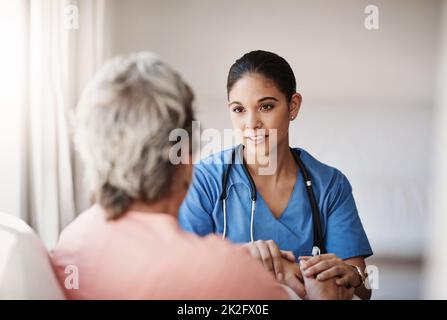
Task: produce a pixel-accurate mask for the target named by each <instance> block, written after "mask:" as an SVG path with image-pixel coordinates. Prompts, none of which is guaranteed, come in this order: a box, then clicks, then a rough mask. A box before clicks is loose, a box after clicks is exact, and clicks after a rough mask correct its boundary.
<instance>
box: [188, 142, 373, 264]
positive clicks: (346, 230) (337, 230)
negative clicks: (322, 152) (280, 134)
mask: <svg viewBox="0 0 447 320" xmlns="http://www.w3.org/2000/svg"><path fill="white" fill-rule="evenodd" d="M232 150H233V148H230V149H227V150H224V151H222V152H218V153H215V154H213V155H211V156H209V157H207V158H205V159H203V160H201V162H200V163H199V164H197V165H195V167H194V176H193V180H192V184H191V186H190V188H189V190H188V194H187V196H186V198H185V200H184V201H183V203H182V205H181V207H180V211H179V221H180V225H181V226H182V228H183V229H184V230H186V231H190V232H194V233H196V234H198V235H200V236H205V235H207V234H209V233H220V234H222V233H223V228H224V226H223V221H224V217H223V209H222V201H221V199H220V195H221V193H222V176H223V173H224V171H225V170H226V168H227V166H228V159H229V158H230V157H231V152H232ZM294 150H295V151H296V150H300V151H301V161H302V162H303V164H304V166H305V168H306V170H307V171H308V174H309V176H310V179H311V181H312V187H313V190H314V194H315V198H316V201H317V203H318V206H319V209H320V215H321V224H322V230H323V236H324V240H325V246H326V250H327V252H328V253H334V254H336V255H337V256H338V257H339V258H341V259H348V258H352V257H357V256H363V257H365V258H366V257H369V256H371V255H372V253H373V252H372V250H371V246H370V244H369V241H368V238H367V236H366V234H365V230H364V229H363V226H362V223H361V221H360V217H359V215H358V212H357V207H356V205H355V201H354V197H353V196H352V188H351V185H350V183H349V181H348V179H347V178H346V177H345V176H344V175H343V174H342V173H341V172H340V171H339V170H337V169H335V168H332V167H330V166H328V165H325V164H323V163H321V162H320V161H318V160H317V159H315V158H314V157H312V156H311V155H310V154H309V153H308V152H306V151H305V150H303V149H301V148H295V149H294ZM297 172H298V175H297V180H296V183H295V186H294V188H293V191H292V195H291V197H290V199H289V203H288V205H287V207H286V209H285V210H284V211H283V212H282V214H281V216H280V217H279V218H278V219H276V218H275V216H274V215H273V214H272V213H271V211H270V209H269V208H268V206H267V205H266V203H265V202H264V200H263V199H262V196H261V195H260V194H259V192H258V194H257V201H256V209H255V215H254V227H253V228H254V232H253V233H254V240H274V241H275V243H276V244H277V245H278V247H279V248H280V249H281V250H290V251H293V253H294V254H295V256H296V257H299V256H303V255H311V254H312V246H313V225H312V211H311V207H310V203H309V198H308V196H307V193H306V188H305V186H304V183H303V177H302V175H301V173H300V170H297ZM227 194H228V198H227V239H229V240H231V241H232V242H235V243H246V242H250V213H251V199H250V184H249V180H248V177H247V176H246V174H245V172H244V171H243V168H242V165H241V164H240V163H239V164H234V165H233V166H232V169H231V172H230V175H229V177H228V181H227Z"/></svg>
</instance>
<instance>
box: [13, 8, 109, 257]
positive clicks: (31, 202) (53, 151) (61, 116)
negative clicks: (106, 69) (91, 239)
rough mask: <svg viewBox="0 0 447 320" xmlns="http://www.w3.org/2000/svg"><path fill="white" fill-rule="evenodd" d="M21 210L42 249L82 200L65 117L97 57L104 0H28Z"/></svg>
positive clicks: (98, 61) (100, 49)
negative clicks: (38, 237)
mask: <svg viewBox="0 0 447 320" xmlns="http://www.w3.org/2000/svg"><path fill="white" fill-rule="evenodd" d="M27 8H28V19H29V20H28V21H29V29H28V30H29V35H28V46H29V47H28V50H27V53H28V81H27V83H28V88H27V96H28V101H27V104H26V108H25V112H24V119H26V124H25V125H24V128H23V130H24V132H23V133H24V134H23V136H24V139H23V157H24V159H25V161H24V165H23V168H22V169H23V173H22V177H23V179H22V181H23V185H24V186H25V188H26V189H25V190H22V206H23V207H22V215H23V217H24V218H25V220H26V221H27V222H28V223H29V224H30V225H31V227H33V228H34V230H35V231H36V232H37V233H38V234H39V236H40V237H41V239H42V240H43V242H44V244H45V245H46V247H47V248H48V249H50V248H52V247H53V246H54V245H55V243H56V241H57V239H58V236H59V233H60V231H61V230H62V228H64V227H65V226H66V225H67V224H68V223H69V222H70V221H72V220H73V219H74V218H75V216H76V214H77V213H78V211H79V210H81V209H83V208H81V207H84V206H85V205H86V204H85V203H86V190H85V189H84V188H83V181H82V179H79V178H77V177H78V176H80V175H82V170H81V169H80V168H79V160H78V159H77V156H76V154H75V153H74V150H73V145H72V143H71V141H72V140H71V136H72V130H71V126H70V123H71V121H70V119H71V115H72V112H73V111H74V109H75V106H76V102H77V99H78V97H79V94H80V92H81V90H82V88H83V86H84V85H85V83H86V81H87V80H88V78H90V76H91V75H92V74H93V73H94V72H95V70H96V69H97V68H98V67H99V66H100V64H101V63H102V60H103V57H104V45H103V41H104V15H105V1H104V0H78V1H69V0H63V1H61V0H39V1H33V0H28V2H27Z"/></svg>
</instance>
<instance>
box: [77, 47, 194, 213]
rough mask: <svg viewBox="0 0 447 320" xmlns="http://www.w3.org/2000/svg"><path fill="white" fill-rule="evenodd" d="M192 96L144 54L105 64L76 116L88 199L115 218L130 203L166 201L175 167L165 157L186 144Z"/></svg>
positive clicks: (170, 72) (177, 78) (172, 74)
mask: <svg viewBox="0 0 447 320" xmlns="http://www.w3.org/2000/svg"><path fill="white" fill-rule="evenodd" d="M193 99H194V96H193V93H192V91H191V89H190V87H189V86H188V85H187V84H186V83H185V82H184V81H183V80H182V78H181V77H180V76H179V75H178V74H177V73H176V72H175V71H174V70H172V69H171V68H170V67H169V66H168V65H166V64H165V63H163V62H162V61H161V60H160V59H159V58H158V57H157V56H156V55H154V54H151V53H147V52H142V53H137V54H131V55H127V56H121V57H117V58H114V59H112V60H110V61H108V62H106V63H105V65H104V66H103V67H102V69H101V70H100V71H99V72H98V73H97V74H96V76H95V77H94V78H93V79H92V80H91V81H90V83H89V84H88V86H87V88H86V89H85V90H84V92H83V94H82V96H81V99H80V102H79V105H78V108H77V126H76V133H75V143H76V147H77V149H78V150H79V152H80V154H81V156H82V158H83V160H84V163H85V167H86V172H87V177H88V178H89V180H90V183H91V188H92V191H93V192H94V197H95V199H96V201H97V202H99V204H100V205H101V206H102V207H104V208H105V209H106V210H107V212H108V218H109V219H115V218H118V217H120V216H121V215H122V214H123V213H124V212H125V211H127V210H128V208H129V207H130V205H131V204H132V202H133V201H135V200H141V201H144V202H148V203H150V202H153V201H156V200H157V199H159V198H161V197H163V196H164V195H166V193H167V192H168V191H169V187H170V186H171V182H172V181H171V177H172V176H173V171H174V169H175V166H174V165H173V164H172V163H171V162H170V161H169V152H170V149H171V148H172V146H173V145H174V144H177V143H178V142H177V141H169V133H170V132H171V131H172V130H174V129H177V128H180V129H184V130H186V132H188V134H189V136H190V137H191V130H192V129H191V126H192V121H193V118H194V113H193V109H192V102H193Z"/></svg>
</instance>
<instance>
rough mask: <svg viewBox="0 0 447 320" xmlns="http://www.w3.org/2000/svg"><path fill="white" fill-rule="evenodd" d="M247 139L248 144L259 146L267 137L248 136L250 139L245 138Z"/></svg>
mask: <svg viewBox="0 0 447 320" xmlns="http://www.w3.org/2000/svg"><path fill="white" fill-rule="evenodd" d="M245 138H246V139H247V141H248V142H251V143H253V144H260V143H263V142H264V141H265V140H266V139H267V138H268V135H266V136H250V137H245Z"/></svg>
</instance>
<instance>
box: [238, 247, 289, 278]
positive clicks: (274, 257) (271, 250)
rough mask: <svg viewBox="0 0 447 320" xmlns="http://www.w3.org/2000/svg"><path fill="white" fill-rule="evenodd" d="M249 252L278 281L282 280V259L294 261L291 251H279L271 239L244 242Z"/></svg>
mask: <svg viewBox="0 0 447 320" xmlns="http://www.w3.org/2000/svg"><path fill="white" fill-rule="evenodd" d="M245 246H246V247H247V248H248V250H249V252H250V254H251V255H252V256H253V257H255V258H256V259H258V260H260V261H261V262H262V264H263V265H264V267H265V268H266V269H267V270H268V271H270V272H272V273H273V274H274V275H275V277H276V279H277V280H278V281H282V280H284V263H283V261H284V260H288V261H290V262H295V256H294V254H293V253H292V252H291V251H281V250H279V248H278V246H277V245H276V243H275V242H274V241H273V240H257V241H254V242H250V243H247V244H245Z"/></svg>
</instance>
